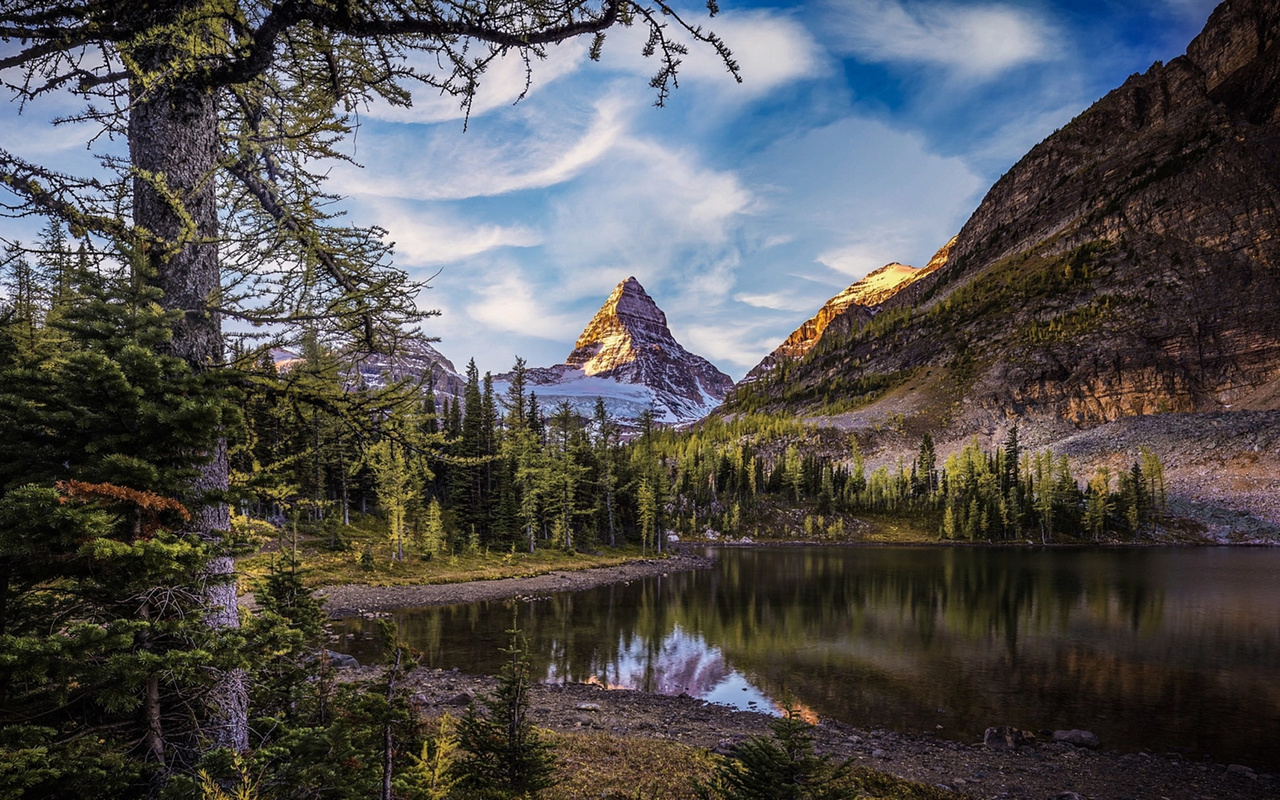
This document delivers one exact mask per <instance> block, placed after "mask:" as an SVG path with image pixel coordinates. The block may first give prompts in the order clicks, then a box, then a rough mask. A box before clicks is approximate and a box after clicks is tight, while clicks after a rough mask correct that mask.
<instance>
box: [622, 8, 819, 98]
mask: <svg viewBox="0 0 1280 800" xmlns="http://www.w3.org/2000/svg"><path fill="white" fill-rule="evenodd" d="M704 27H706V28H707V29H708V30H711V31H714V32H715V33H716V35H718V36H719V37H720V38H721V39H723V40H724V41H725V42H726V43H727V44H728V46H729V48H730V49H731V50H732V51H733V57H734V60H735V61H736V62H737V63H738V66H739V69H740V71H741V73H742V84H740V85H736V84H734V82H733V79H732V78H731V77H729V75H728V71H727V69H726V67H725V63H724V61H723V60H722V59H721V58H720V57H719V56H718V55H717V54H716V53H715V51H714V50H712V49H711V48H709V47H706V46H703V45H697V44H695V45H693V46H691V47H690V49H689V52H688V53H687V54H686V55H684V56H683V57H682V58H681V60H680V70H679V75H678V77H679V80H680V84H681V86H682V87H683V88H684V89H685V90H687V89H688V88H689V85H690V84H694V85H698V84H701V85H707V86H709V87H712V88H714V89H715V90H716V92H717V97H718V98H719V99H721V100H747V99H754V98H757V97H759V96H760V95H763V94H766V93H768V92H771V91H774V90H775V89H777V88H778V87H780V86H783V85H785V84H788V83H791V82H793V81H796V80H800V79H803V78H810V77H814V76H817V75H821V74H825V73H826V72H828V71H829V70H830V65H829V64H828V61H829V59H828V57H827V55H826V52H825V51H824V50H823V48H822V46H821V45H820V44H819V43H818V42H817V40H816V39H814V37H813V35H812V34H811V33H810V32H809V30H808V29H807V28H806V27H805V26H804V25H803V24H802V23H801V22H800V21H799V20H797V19H796V18H795V17H793V16H792V15H790V14H787V13H785V12H781V11H777V10H755V11H726V12H724V13H722V14H718V15H717V16H716V18H715V19H713V20H710V21H708V22H707V23H706V24H705V26H704ZM646 38H647V33H646V32H645V30H644V29H643V26H634V27H632V28H630V29H622V30H620V31H617V32H616V33H614V34H610V40H609V41H608V42H607V43H606V45H605V50H604V56H605V57H604V59H603V66H604V67H605V68H608V69H618V70H623V71H626V72H630V73H633V74H640V75H644V76H646V77H647V76H649V75H652V74H653V72H654V71H656V70H657V68H658V66H659V64H658V61H657V60H656V57H651V58H644V57H643V56H642V55H641V50H642V49H643V47H644V43H645V40H646Z"/></svg>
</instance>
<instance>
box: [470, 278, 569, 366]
mask: <svg viewBox="0 0 1280 800" xmlns="http://www.w3.org/2000/svg"><path fill="white" fill-rule="evenodd" d="M495 272H496V275H494V273H495ZM490 275H492V276H494V277H493V278H492V279H491V280H490V281H489V282H488V283H485V284H483V285H481V286H480V287H478V288H477V289H476V290H475V295H476V297H475V299H474V300H473V301H472V302H471V303H469V304H468V305H467V307H466V312H467V315H468V316H469V317H470V319H471V321H472V322H473V323H475V322H478V323H481V324H483V325H485V326H487V327H488V329H489V333H493V332H506V333H516V334H520V335H521V336H529V337H536V338H542V339H555V340H567V341H573V339H574V338H575V337H576V336H577V334H578V331H579V330H580V329H581V328H582V326H583V325H585V324H586V319H578V318H577V316H576V315H573V314H567V313H564V312H563V311H561V310H559V309H556V308H553V307H552V306H550V305H548V302H547V301H548V300H549V299H550V298H548V296H547V293H546V292H545V291H543V290H542V289H540V288H539V287H537V286H535V285H534V284H533V283H532V282H531V281H529V280H527V279H526V278H525V277H524V275H523V274H522V272H521V271H520V270H519V269H516V268H511V267H510V266H508V268H507V269H503V270H497V271H490ZM567 354H568V351H566V355H567Z"/></svg>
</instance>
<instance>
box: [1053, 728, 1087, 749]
mask: <svg viewBox="0 0 1280 800" xmlns="http://www.w3.org/2000/svg"><path fill="white" fill-rule="evenodd" d="M1053 740H1054V741H1055V742H1065V743H1066V744H1072V745H1075V746H1076V747H1088V748H1090V749H1096V748H1097V747H1098V737H1097V736H1095V735H1093V734H1092V733H1090V732H1089V731H1080V730H1071V731H1054V732H1053Z"/></svg>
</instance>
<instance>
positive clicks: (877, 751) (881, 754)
mask: <svg viewBox="0 0 1280 800" xmlns="http://www.w3.org/2000/svg"><path fill="white" fill-rule="evenodd" d="M888 755H889V754H888V753H886V752H885V751H883V750H881V749H880V748H878V747H877V748H876V749H875V750H872V751H871V757H872V758H885V757H886V756H888Z"/></svg>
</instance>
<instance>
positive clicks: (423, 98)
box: [367, 39, 587, 122]
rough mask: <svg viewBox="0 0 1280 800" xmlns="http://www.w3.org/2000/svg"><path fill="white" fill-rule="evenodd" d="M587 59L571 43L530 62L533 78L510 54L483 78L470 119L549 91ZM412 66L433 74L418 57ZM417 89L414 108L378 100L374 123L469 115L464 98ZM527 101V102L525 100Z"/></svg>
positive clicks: (577, 42) (582, 46) (581, 47)
mask: <svg viewBox="0 0 1280 800" xmlns="http://www.w3.org/2000/svg"><path fill="white" fill-rule="evenodd" d="M586 57H587V43H586V42H585V41H582V40H581V39H572V40H570V41H568V42H565V43H563V44H560V45H557V46H553V47H549V48H547V55H546V58H536V57H534V58H531V59H530V66H531V67H532V77H531V78H530V76H529V74H528V73H526V70H525V61H524V58H523V57H522V56H521V55H520V53H519V52H517V51H515V50H509V51H507V52H506V53H505V54H503V55H501V56H499V57H498V58H497V59H495V60H494V62H493V63H492V64H490V65H489V68H488V69H487V70H485V72H484V74H483V75H481V76H480V86H479V89H478V90H477V91H476V94H475V97H474V99H473V101H472V104H471V119H473V120H474V119H475V118H477V117H480V116H481V115H483V114H486V113H488V112H490V111H493V110H494V109H498V108H503V107H505V106H510V105H513V104H514V103H516V102H517V101H518V100H519V99H520V97H521V95H523V94H525V92H526V88H527V90H528V92H529V94H532V93H534V92H536V91H538V90H539V89H542V88H544V87H546V86H547V85H548V84H550V83H553V82H554V81H556V80H557V79H559V78H562V77H564V76H565V75H569V74H571V73H573V72H574V71H576V70H577V69H578V68H579V67H580V66H582V64H583V62H584V61H586ZM409 63H410V64H411V65H412V66H413V67H415V68H416V69H418V70H419V71H421V72H423V73H429V72H431V71H432V70H431V67H432V65H433V62H429V61H428V60H427V59H426V58H425V57H422V56H418V57H417V58H413V59H410V61H409ZM409 88H411V89H414V90H415V91H414V97H413V105H412V106H410V107H409V108H404V107H400V106H392V105H389V104H388V103H387V102H386V101H385V100H382V99H381V98H379V99H378V100H376V101H375V102H374V103H373V104H372V105H371V106H370V108H369V110H368V112H367V113H368V114H369V116H371V117H373V118H374V119H381V120H386V121H389V122H446V121H449V120H461V119H463V118H464V117H465V116H466V111H465V110H464V109H463V108H462V106H461V98H459V97H456V96H454V95H451V94H442V93H440V92H439V90H436V89H433V88H431V87H429V86H421V87H419V86H415V85H412V84H411V85H410V87H409ZM525 99H528V97H527V96H526V98H525Z"/></svg>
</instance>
